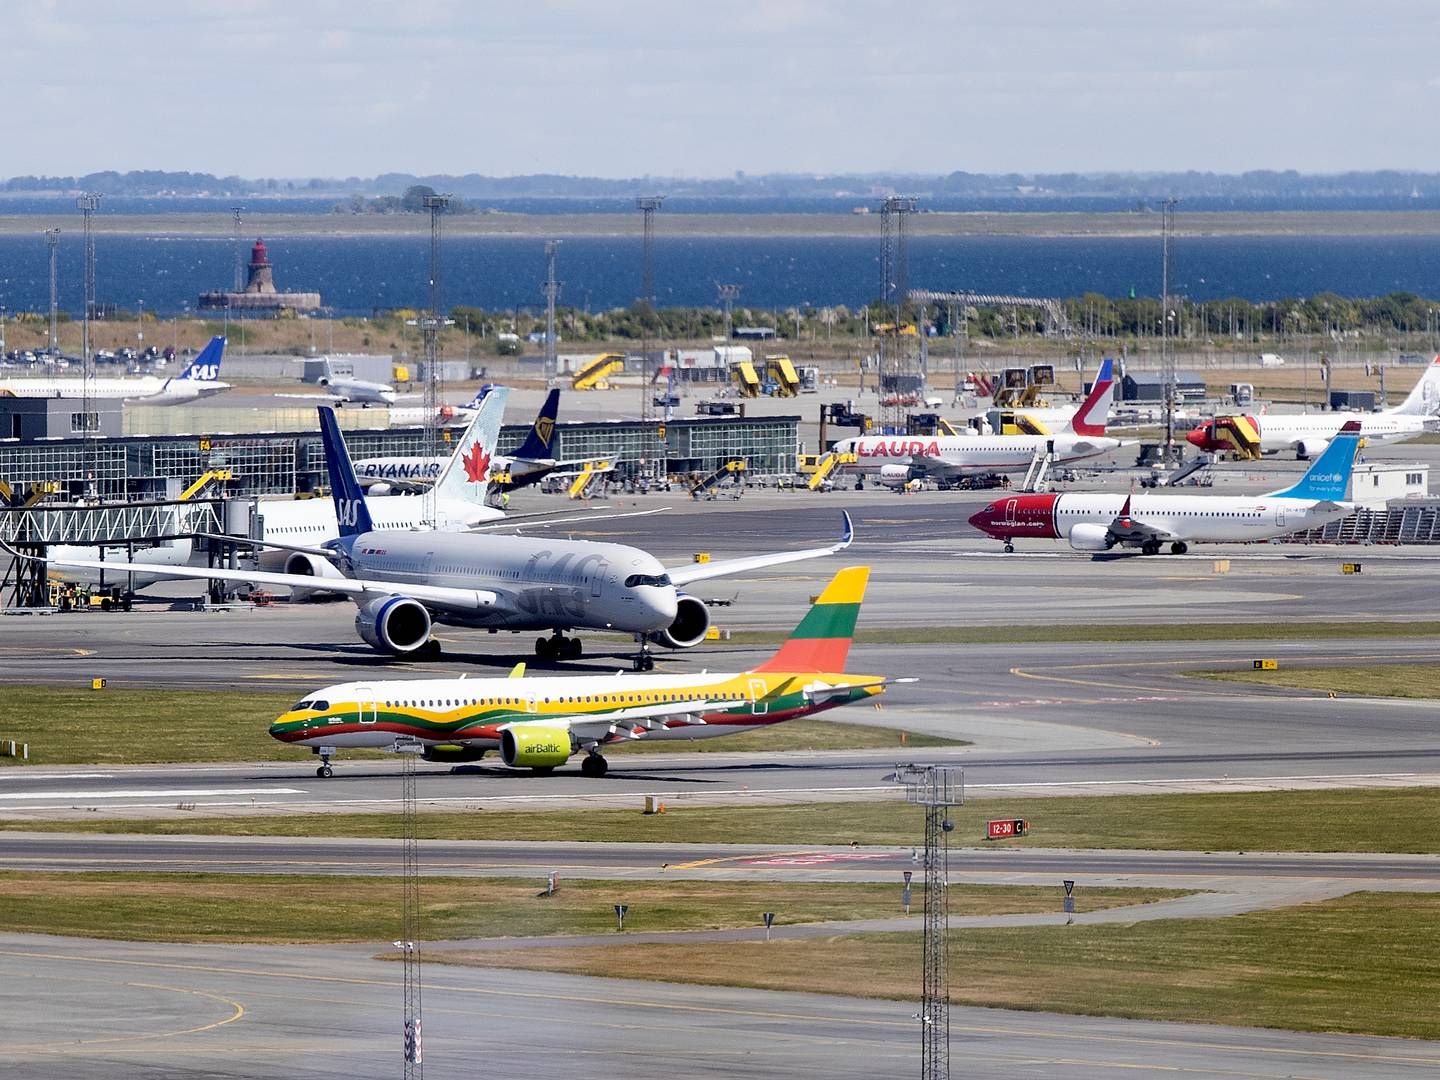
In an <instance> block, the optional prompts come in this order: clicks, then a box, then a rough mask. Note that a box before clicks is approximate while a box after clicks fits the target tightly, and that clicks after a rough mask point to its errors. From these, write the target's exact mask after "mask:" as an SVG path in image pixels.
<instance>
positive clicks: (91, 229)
mask: <svg viewBox="0 0 1440 1080" xmlns="http://www.w3.org/2000/svg"><path fill="white" fill-rule="evenodd" d="M100 198H101V195H100V193H99V192H95V191H90V192H86V193H85V194H84V195H81V196H80V197H79V198H77V199H76V200H75V206H76V208H77V209H79V211H80V213H81V214H82V215H83V217H84V230H85V316H84V321H83V324H82V326H81V332H80V334H81V345H80V357H81V374H82V385H83V391H82V393H81V395H80V398H81V401H80V430H81V437H82V438H83V439H84V442H83V444H82V445H83V450H82V451H81V472H82V473H83V477H84V482H85V485H86V488H87V493H88V488H89V487H90V483H91V481H93V479H94V472H93V469H92V461H91V454H92V447H91V440H90V432H91V425H90V407H91V404H92V403H91V400H90V398H91V394H92V392H93V389H94V387H93V385H92V384H93V382H94V379H95V359H94V357H93V356H91V355H90V319H91V317H92V316H93V314H94V311H95V220H94V219H95V211H96V210H98V209H99V208H100Z"/></svg>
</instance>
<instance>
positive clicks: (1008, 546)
mask: <svg viewBox="0 0 1440 1080" xmlns="http://www.w3.org/2000/svg"><path fill="white" fill-rule="evenodd" d="M1005 554H1006V555H1014V554H1015V545H1014V544H1012V543H1011V542H1010V541H1009V540H1006V541H1005Z"/></svg>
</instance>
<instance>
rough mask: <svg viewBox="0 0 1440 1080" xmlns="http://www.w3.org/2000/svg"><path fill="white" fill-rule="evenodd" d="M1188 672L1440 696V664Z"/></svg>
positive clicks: (1367, 692)
mask: <svg viewBox="0 0 1440 1080" xmlns="http://www.w3.org/2000/svg"><path fill="white" fill-rule="evenodd" d="M1185 674H1186V675H1189V676H1192V677H1194V678H1200V679H1215V680H1217V681H1223V682H1238V683H1248V684H1250V685H1261V686H1279V687H1285V688H1287V689H1291V690H1318V691H1320V692H1321V693H1327V692H1331V691H1333V692H1334V693H1336V694H1345V695H1349V696H1352V697H1400V698H1440V664H1371V665H1367V666H1364V667H1360V666H1350V667H1341V666H1334V667H1329V666H1325V667H1320V666H1315V667H1282V668H1278V669H1276V670H1274V671H1240V670H1236V671H1187V672H1185Z"/></svg>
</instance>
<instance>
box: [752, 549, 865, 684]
mask: <svg viewBox="0 0 1440 1080" xmlns="http://www.w3.org/2000/svg"><path fill="white" fill-rule="evenodd" d="M869 580H870V568H869V567H868V566H850V567H846V568H845V569H844V570H841V571H840V572H839V573H837V574H836V575H835V576H834V577H833V578H831V579H830V584H829V585H826V586H825V591H824V592H822V593H821V594H820V595H819V596H818V597H817V598H816V600H815V603H814V604H813V605H811V607H810V610H809V611H808V612H807V613H806V615H805V617H804V618H803V619H801V620H800V625H799V626H797V627H795V629H794V630H792V631H791V632H790V636H789V637H788V638H786V639H785V643H784V644H783V645H781V646H780V650H779V651H778V652H777V653H776V654H775V655H774V656H772V657H771V658H770V659H769V660H766V661H765V662H764V663H763V664H761V665H760V666H759V667H757V668H754V669H753V670H755V671H788V672H810V671H817V672H818V671H826V672H836V671H844V670H845V661H846V660H847V659H848V658H849V656H850V642H851V641H852V640H853V639H854V637H855V620H856V619H858V618H859V617H860V603H861V601H863V600H864V599H865V585H866V583H867V582H868V581H869Z"/></svg>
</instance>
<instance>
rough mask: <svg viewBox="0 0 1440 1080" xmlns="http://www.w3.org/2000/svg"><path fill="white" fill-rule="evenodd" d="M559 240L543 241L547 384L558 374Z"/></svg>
mask: <svg viewBox="0 0 1440 1080" xmlns="http://www.w3.org/2000/svg"><path fill="white" fill-rule="evenodd" d="M559 251H560V241H559V240H546V241H545V285H544V287H543V288H542V289H541V292H543V293H544V294H545V383H546V385H547V386H548V385H549V383H550V380H552V379H554V378H555V377H556V376H557V375H558V374H559V371H558V368H559V366H560V364H559V361H558V359H557V357H556V350H555V340H556V339H555V302H556V301H557V300H559V299H560V289H561V286H563V285H564V282H562V281H556V280H555V256H556V255H557V254H559Z"/></svg>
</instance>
